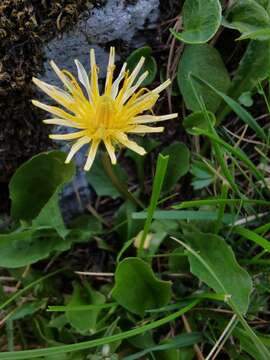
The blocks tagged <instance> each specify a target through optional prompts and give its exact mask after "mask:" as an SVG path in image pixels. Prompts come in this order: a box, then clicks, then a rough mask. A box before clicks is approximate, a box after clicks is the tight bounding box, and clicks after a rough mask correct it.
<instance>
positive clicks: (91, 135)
mask: <svg viewBox="0 0 270 360" xmlns="http://www.w3.org/2000/svg"><path fill="white" fill-rule="evenodd" d="M114 59H115V49H114V48H113V47H112V48H111V50H110V56H109V63H108V68H107V78H106V83H105V89H104V92H103V94H100V91H99V87H98V68H97V65H96V61H95V52H94V50H93V49H91V51H90V61H91V76H90V77H89V76H88V75H87V72H86V70H85V69H84V67H83V66H82V64H81V63H80V62H79V61H78V60H75V64H76V66H77V70H78V79H79V81H80V82H81V84H82V85H83V86H84V88H85V92H84V91H83V90H82V89H81V87H80V86H79V84H78V82H77V81H76V80H75V78H74V77H73V75H72V74H70V73H69V72H68V71H66V70H62V71H61V70H60V69H59V68H58V67H57V66H56V64H55V63H54V62H53V61H51V66H52V68H53V70H54V71H55V72H56V74H57V75H58V77H59V78H60V80H61V81H62V82H63V84H64V86H65V88H66V90H67V91H64V90H62V89H59V88H58V87H56V86H52V85H49V84H46V83H45V82H43V81H41V80H38V79H36V78H33V81H34V83H35V84H36V85H37V86H38V87H39V88H40V89H42V90H43V91H44V92H45V93H46V94H47V95H49V96H50V97H51V98H53V99H54V100H55V101H57V102H58V103H59V104H60V105H62V106H63V107H64V108H65V109H66V110H63V109H61V108H58V107H56V106H50V105H46V104H43V103H41V102H39V101H37V100H32V102H33V104H34V105H35V106H37V107H39V108H41V109H44V110H46V111H48V112H50V113H52V114H53V115H55V116H56V118H53V119H48V120H44V123H46V124H54V125H63V126H67V127H69V128H74V129H78V130H79V131H77V132H72V133H68V134H54V135H50V138H51V139H55V140H75V139H77V140H76V141H75V143H74V144H73V145H72V147H71V149H70V152H69V154H68V156H67V158H66V163H68V162H70V160H71V159H72V157H73V156H74V155H75V154H76V152H77V151H79V149H80V148H81V147H82V146H83V145H85V144H89V145H90V148H89V152H88V156H87V160H86V163H85V167H84V169H85V170H89V169H90V167H91V165H92V164H93V161H94V158H95V155H96V152H97V149H98V146H99V145H100V143H101V142H103V143H104V145H105V147H106V149H107V151H108V153H109V156H110V158H111V162H112V163H113V164H115V163H116V156H115V148H114V147H115V145H116V144H121V145H124V146H126V147H128V148H130V149H131V150H133V151H135V152H136V153H138V154H140V155H144V154H145V150H144V149H143V148H142V147H141V146H139V145H138V144H137V143H136V142H134V141H132V140H130V139H129V138H128V136H127V134H129V133H134V134H141V133H154V132H155V133H156V132H162V131H163V129H164V128H163V127H150V126H147V125H145V124H148V123H151V122H158V121H163V120H169V119H173V118H175V117H177V114H169V115H163V116H155V115H149V114H147V115H143V113H144V112H145V111H148V110H150V111H151V110H152V108H153V106H154V105H155V103H156V101H157V99H158V98H159V93H160V92H161V91H162V90H164V89H165V88H166V87H167V86H168V85H170V80H167V81H165V82H164V83H163V84H161V85H160V86H158V87H157V88H156V89H154V90H151V91H150V90H148V89H141V90H138V88H139V86H140V85H141V83H142V82H143V81H144V79H145V78H146V77H147V75H148V72H147V71H146V72H145V73H143V74H142V75H141V76H140V77H139V78H138V74H139V72H140V71H141V68H142V66H143V63H144V58H141V60H140V61H139V63H138V65H137V66H136V68H135V69H134V70H133V72H132V73H131V74H129V72H128V71H127V70H126V63H125V64H124V65H123V67H122V70H121V71H120V73H119V75H118V77H117V78H116V79H115V80H114V81H113V73H114V70H115V65H114Z"/></svg>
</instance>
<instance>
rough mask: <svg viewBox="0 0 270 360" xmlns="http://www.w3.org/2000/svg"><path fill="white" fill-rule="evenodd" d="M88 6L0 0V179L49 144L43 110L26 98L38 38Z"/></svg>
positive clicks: (37, 61)
mask: <svg viewBox="0 0 270 360" xmlns="http://www.w3.org/2000/svg"><path fill="white" fill-rule="evenodd" d="M103 3H104V1H95V4H97V5H102V4H103ZM91 4H93V5H94V1H91ZM89 5H90V2H89V1H85V0H57V1H51V0H31V1H30V0H3V1H2V2H1V5H0V39H1V41H0V54H1V55H0V96H1V102H0V169H1V170H2V171H1V173H2V174H1V177H0V182H7V181H8V180H9V178H10V176H11V175H12V173H13V172H14V170H15V169H16V168H17V167H18V165H19V164H21V163H22V162H23V161H25V160H26V159H28V158H29V157H31V156H32V155H34V154H36V153H37V152H39V151H44V150H46V149H48V147H50V146H51V144H50V142H49V139H48V137H47V130H46V128H45V127H44V126H43V125H42V123H41V121H40V119H41V118H42V116H44V114H43V113H41V112H40V111H39V110H38V109H34V108H33V107H32V105H31V103H30V99H31V98H32V97H33V89H32V84H31V78H32V76H33V75H36V74H38V73H40V72H41V71H42V69H43V62H44V53H43V45H44V43H45V42H46V41H48V40H49V39H51V38H52V37H53V36H54V35H55V34H56V33H59V32H62V31H64V30H66V29H68V28H71V27H72V25H73V24H75V23H76V21H77V19H78V16H79V14H80V13H81V12H82V11H84V10H85V9H87V8H89Z"/></svg>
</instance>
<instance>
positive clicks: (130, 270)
mask: <svg viewBox="0 0 270 360" xmlns="http://www.w3.org/2000/svg"><path fill="white" fill-rule="evenodd" d="M112 297H113V298H114V299H115V300H116V301H117V302H118V303H119V304H120V305H121V306H123V307H124V308H125V309H127V310H128V311H130V312H132V313H134V314H138V315H141V316H143V315H144V313H145V311H146V310H149V309H155V308H159V307H162V306H164V305H166V304H167V303H168V302H169V300H170V298H171V283H170V282H169V281H162V280H159V279H158V278H157V277H156V276H155V274H154V273H153V270H152V269H151V267H150V266H149V265H148V264H147V263H146V262H144V261H143V260H141V259H139V258H126V259H124V260H123V261H121V262H120V263H119V265H118V266H117V269H116V272H115V286H114V288H113V290H112Z"/></svg>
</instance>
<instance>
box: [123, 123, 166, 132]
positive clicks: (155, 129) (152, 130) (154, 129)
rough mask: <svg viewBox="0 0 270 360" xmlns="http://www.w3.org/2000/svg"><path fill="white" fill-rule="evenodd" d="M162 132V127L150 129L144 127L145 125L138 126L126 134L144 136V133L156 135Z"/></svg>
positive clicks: (149, 127)
mask: <svg viewBox="0 0 270 360" xmlns="http://www.w3.org/2000/svg"><path fill="white" fill-rule="evenodd" d="M163 130H164V127H163V126H160V127H151V126H145V125H138V126H135V127H134V128H133V129H131V130H129V131H127V132H130V133H134V134H144V133H158V132H162V131H163Z"/></svg>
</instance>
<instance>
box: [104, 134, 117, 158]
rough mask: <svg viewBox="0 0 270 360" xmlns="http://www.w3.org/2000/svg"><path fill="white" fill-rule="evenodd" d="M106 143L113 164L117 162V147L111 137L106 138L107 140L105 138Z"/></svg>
mask: <svg viewBox="0 0 270 360" xmlns="http://www.w3.org/2000/svg"><path fill="white" fill-rule="evenodd" d="M103 142H104V144H105V147H106V149H107V151H108V154H109V156H110V158H111V162H112V164H116V156H115V149H114V147H113V145H112V142H111V140H110V139H106V140H103Z"/></svg>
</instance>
